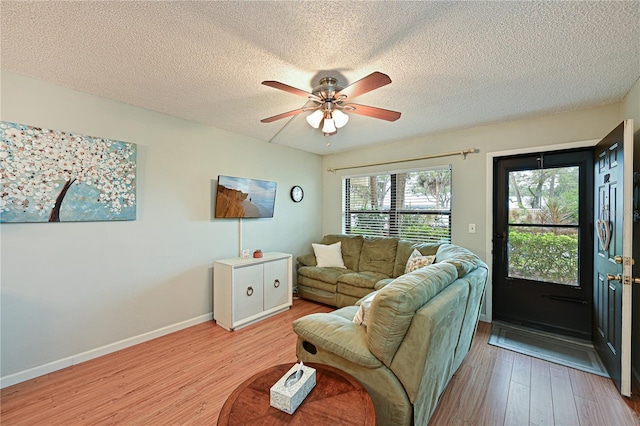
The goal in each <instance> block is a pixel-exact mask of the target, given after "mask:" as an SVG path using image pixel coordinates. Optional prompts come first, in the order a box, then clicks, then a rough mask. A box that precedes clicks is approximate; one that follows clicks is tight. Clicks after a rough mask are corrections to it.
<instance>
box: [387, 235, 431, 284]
mask: <svg viewBox="0 0 640 426" xmlns="http://www.w3.org/2000/svg"><path fill="white" fill-rule="evenodd" d="M439 246H440V243H416V242H413V241H408V240H402V239H401V240H398V248H397V249H396V260H395V265H394V267H393V275H392V277H394V278H398V277H399V276H400V275H402V274H404V273H405V272H404V271H405V268H406V266H407V260H409V256H410V255H411V253H412V252H413V250H415V249H417V250H418V251H419V252H420V253H421V254H422V255H423V256H432V255H435V254H436V251H438V247H439Z"/></svg>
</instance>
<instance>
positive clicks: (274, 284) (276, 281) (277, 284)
mask: <svg viewBox="0 0 640 426" xmlns="http://www.w3.org/2000/svg"><path fill="white" fill-rule="evenodd" d="M273 286H274V287H275V288H278V287H280V280H279V279H276V280H275V281H274V282H273Z"/></svg>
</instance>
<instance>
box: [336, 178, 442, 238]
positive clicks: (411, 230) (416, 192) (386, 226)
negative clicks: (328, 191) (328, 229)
mask: <svg viewBox="0 0 640 426" xmlns="http://www.w3.org/2000/svg"><path fill="white" fill-rule="evenodd" d="M342 183H343V193H344V203H345V204H344V214H343V217H342V218H343V232H344V233H345V234H359V235H371V236H388V237H399V238H403V239H406V240H410V241H427V242H434V243H445V242H446V243H448V242H451V166H446V167H440V168H437V169H427V170H414V171H407V172H401V173H387V174H379V175H368V176H355V177H349V178H345V179H343V181H342Z"/></svg>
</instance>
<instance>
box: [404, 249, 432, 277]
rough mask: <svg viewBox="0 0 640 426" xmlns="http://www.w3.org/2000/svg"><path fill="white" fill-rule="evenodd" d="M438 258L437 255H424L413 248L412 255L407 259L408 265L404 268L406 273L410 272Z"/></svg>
mask: <svg viewBox="0 0 640 426" xmlns="http://www.w3.org/2000/svg"><path fill="white" fill-rule="evenodd" d="M435 259H436V257H435V256H423V255H422V253H420V252H419V251H418V249H413V252H412V253H411V256H409V259H408V260H407V266H406V267H405V268H404V273H405V274H408V273H409V272H413V271H415V270H416V269H419V268H422V267H423V266H429V265H431V264H432V263H433V261H434V260H435Z"/></svg>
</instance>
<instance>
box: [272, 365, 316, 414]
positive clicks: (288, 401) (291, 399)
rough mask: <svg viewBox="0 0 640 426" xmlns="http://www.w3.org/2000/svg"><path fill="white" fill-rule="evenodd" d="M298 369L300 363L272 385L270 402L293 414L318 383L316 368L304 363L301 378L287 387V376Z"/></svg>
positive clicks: (273, 405)
mask: <svg viewBox="0 0 640 426" xmlns="http://www.w3.org/2000/svg"><path fill="white" fill-rule="evenodd" d="M297 370H298V364H295V365H294V366H293V367H291V369H290V370H289V371H287V373H286V374H285V375H284V376H282V378H280V380H278V381H277V382H276V384H275V385H273V386H271V391H270V401H269V404H270V405H271V406H272V407H275V408H277V409H278V410H282V411H284V412H285V413H287V414H293V413H294V412H295V411H296V409H297V408H298V407H299V406H300V404H302V401H304V399H305V398H306V397H307V395H309V392H311V389H313V388H314V386H315V385H316V369H315V368H311V367H307V366H306V365H303V366H302V377H301V378H300V380H298V382H297V383H295V384H293V385H291V386H289V387H286V386H285V382H286V380H287V378H288V377H289V376H291V375H292V374H295V373H296V371H297Z"/></svg>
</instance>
